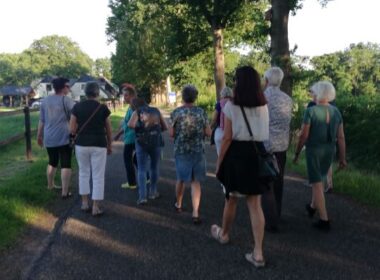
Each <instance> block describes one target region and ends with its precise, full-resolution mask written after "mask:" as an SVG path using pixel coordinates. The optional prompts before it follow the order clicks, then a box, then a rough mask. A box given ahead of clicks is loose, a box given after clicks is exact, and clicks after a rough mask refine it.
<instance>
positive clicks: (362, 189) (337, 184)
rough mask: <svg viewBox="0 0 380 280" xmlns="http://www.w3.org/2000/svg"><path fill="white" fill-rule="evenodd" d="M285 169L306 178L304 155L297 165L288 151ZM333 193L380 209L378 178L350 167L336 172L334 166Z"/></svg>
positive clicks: (379, 181) (292, 154) (379, 182)
mask: <svg viewBox="0 0 380 280" xmlns="http://www.w3.org/2000/svg"><path fill="white" fill-rule="evenodd" d="M287 157H288V160H287V164H286V168H287V170H288V171H292V172H296V173H298V174H300V175H302V176H305V177H307V170H306V161H305V157H304V153H301V157H300V160H299V163H298V164H294V163H293V162H292V161H293V158H294V152H293V151H292V150H289V152H288V155H287ZM333 182H334V192H336V193H341V194H345V195H348V196H350V197H351V198H353V199H354V200H356V201H358V202H360V203H363V204H366V205H369V206H374V207H380V176H379V175H377V174H371V173H369V172H365V171H361V170H358V169H356V168H355V166H351V165H350V163H349V166H348V168H346V169H345V170H341V171H337V167H336V165H335V164H334V172H333Z"/></svg>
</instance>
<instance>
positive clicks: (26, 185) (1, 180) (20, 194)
mask: <svg viewBox="0 0 380 280" xmlns="http://www.w3.org/2000/svg"><path fill="white" fill-rule="evenodd" d="M125 112H126V109H122V110H117V111H116V112H112V114H111V123H112V128H113V131H117V130H118V129H119V125H120V122H121V121H122V120H123V118H124V115H125ZM37 114H38V112H37ZM13 118H14V116H13ZM37 118H38V115H37ZM8 121H9V120H8ZM12 123H13V124H12V125H14V124H15V122H14V121H12ZM3 124H6V122H4V120H3V119H0V127H1V125H3ZM6 125H8V124H6ZM12 125H11V126H12ZM12 129H13V127H12ZM22 129H23V128H21V129H20V132H22V131H23V130H22ZM13 132H14V131H13ZM1 135H3V134H1ZM32 152H33V162H28V161H26V159H25V141H23V140H20V141H17V142H16V143H13V144H11V145H7V146H5V147H0V249H3V248H5V247H7V246H10V245H12V244H13V243H14V242H15V241H16V240H17V238H18V236H19V235H20V234H21V233H22V231H23V229H24V228H25V226H26V225H27V224H29V223H31V222H32V221H33V220H34V219H37V218H38V216H39V214H40V213H41V212H42V211H43V210H44V208H45V207H46V205H47V204H48V203H49V202H50V201H53V200H54V199H56V197H57V195H56V193H54V192H51V191H48V190H47V188H46V177H45V170H46V164H47V161H48V159H47V153H46V150H45V149H41V148H40V147H39V146H38V145H37V143H36V141H35V137H33V138H32ZM75 166H76V165H75V160H73V167H75ZM56 182H59V172H57V177H56Z"/></svg>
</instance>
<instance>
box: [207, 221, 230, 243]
mask: <svg viewBox="0 0 380 280" xmlns="http://www.w3.org/2000/svg"><path fill="white" fill-rule="evenodd" d="M211 236H212V237H213V238H214V239H215V240H216V241H218V242H219V243H220V244H223V245H224V244H227V243H228V242H230V239H229V238H226V239H223V238H222V228H221V227H220V226H218V225H212V226H211Z"/></svg>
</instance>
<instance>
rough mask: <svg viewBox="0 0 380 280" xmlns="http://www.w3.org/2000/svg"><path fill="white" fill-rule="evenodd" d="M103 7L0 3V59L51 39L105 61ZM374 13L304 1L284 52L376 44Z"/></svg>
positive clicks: (360, 4) (372, 3) (363, 1)
mask: <svg viewBox="0 0 380 280" xmlns="http://www.w3.org/2000/svg"><path fill="white" fill-rule="evenodd" d="M232 1H233V0H232ZM107 5H108V0H0V53H3V52H6V53H19V52H22V51H23V50H25V49H27V48H28V47H29V46H30V45H31V44H32V42H33V41H34V40H37V39H40V38H42V37H43V36H47V35H53V34H57V35H61V36H67V37H69V38H70V39H72V40H73V41H75V42H77V43H78V44H79V46H80V48H81V49H82V50H83V51H84V52H85V53H87V54H88V55H89V56H90V57H91V58H92V59H96V58H102V57H110V56H111V53H113V52H114V51H115V44H114V43H112V44H108V43H107V36H106V34H105V29H106V24H107V17H108V16H109V15H110V9H109V8H108V7H107ZM379 10H380V1H378V0H360V1H358V0H334V1H332V2H330V3H329V4H328V5H327V7H326V8H321V6H320V5H319V3H318V1H317V0H304V7H303V8H302V9H301V10H299V11H298V12H297V14H296V16H294V17H293V16H292V17H291V18H290V20H289V43H290V47H291V48H293V47H294V46H295V45H297V46H298V48H297V52H296V54H298V55H305V56H315V55H322V54H325V53H331V52H335V51H340V50H344V49H345V48H347V47H348V46H349V45H350V44H351V43H359V42H373V43H378V44H380V32H379V31H378V30H377V29H378V28H379V27H380V16H379ZM55 11H57V12H55ZM58 12H59V13H58Z"/></svg>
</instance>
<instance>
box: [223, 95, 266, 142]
mask: <svg viewBox="0 0 380 280" xmlns="http://www.w3.org/2000/svg"><path fill="white" fill-rule="evenodd" d="M243 108H244V112H245V114H246V116H247V119H248V122H249V125H250V127H251V130H252V134H253V139H254V140H255V141H264V140H268V138H269V115H268V107H267V105H264V106H259V107H250V108H248V107H243ZM223 112H224V114H225V115H226V116H227V118H228V119H229V120H231V123H232V139H233V140H240V141H248V140H251V139H252V137H251V136H250V134H249V131H248V128H247V124H246V122H245V120H244V117H243V113H242V111H241V108H240V106H237V105H234V104H233V102H231V101H230V102H227V103H226V105H225V106H224V109H223Z"/></svg>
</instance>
